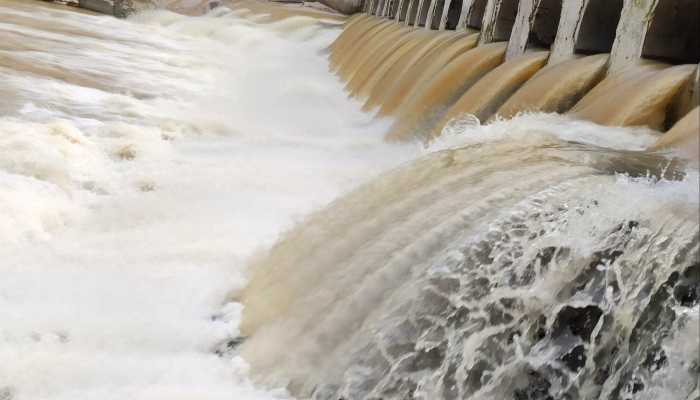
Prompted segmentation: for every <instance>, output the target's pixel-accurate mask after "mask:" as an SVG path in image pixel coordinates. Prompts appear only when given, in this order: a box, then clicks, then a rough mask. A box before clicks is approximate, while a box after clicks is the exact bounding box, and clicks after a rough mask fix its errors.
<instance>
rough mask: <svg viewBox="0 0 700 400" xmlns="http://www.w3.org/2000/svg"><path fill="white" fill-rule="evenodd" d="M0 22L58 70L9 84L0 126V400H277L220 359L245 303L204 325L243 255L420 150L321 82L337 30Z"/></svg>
mask: <svg viewBox="0 0 700 400" xmlns="http://www.w3.org/2000/svg"><path fill="white" fill-rule="evenodd" d="M2 15H21V16H23V17H24V18H30V19H31V20H32V21H34V22H35V23H36V24H34V25H39V26H41V25H42V24H43V26H44V27H45V29H41V28H38V27H37V26H33V27H30V26H22V25H18V24H15V23H9V25H11V27H5V29H9V30H10V31H21V32H22V34H23V35H26V36H27V39H26V40H27V43H29V44H31V45H33V46H36V47H37V48H38V49H43V51H39V52H9V54H10V55H11V56H12V57H17V59H18V60H19V59H21V60H25V61H29V62H31V63H32V64H33V65H35V66H40V67H45V66H49V67H60V68H63V70H64V71H65V72H64V73H62V74H56V73H51V72H49V73H43V74H42V73H35V74H28V73H26V72H24V71H23V70H22V69H18V70H13V69H5V70H3V71H4V72H3V74H0V87H1V88H2V90H3V91H5V90H7V91H8V92H9V93H13V95H14V97H13V101H12V102H10V103H7V104H6V105H4V109H3V112H5V114H6V115H7V116H6V117H3V118H2V119H0V153H2V158H1V159H0V241H1V243H2V244H0V257H1V258H2V260H3V263H2V265H0V276H1V277H2V278H1V279H0V321H2V322H1V323H0V360H2V361H1V362H0V393H13V395H14V398H16V399H20V400H21V399H32V400H35V399H71V400H75V399H100V400H105V399H125V398H128V399H164V398H167V399H185V398H187V399H192V398H197V399H241V400H242V399H255V400H259V399H273V398H284V397H286V395H285V393H284V391H281V390H267V389H266V390H262V389H256V388H254V387H253V386H252V384H251V383H250V382H249V381H248V379H247V367H246V365H245V362H244V361H243V360H241V359H240V358H236V359H234V360H233V361H229V360H225V359H222V358H219V357H217V356H216V355H215V354H214V353H213V351H212V350H213V349H214V347H215V346H216V345H217V344H218V343H219V342H220V341H221V340H224V339H225V338H227V337H229V336H231V335H235V334H236V332H237V329H238V320H239V316H240V310H239V308H237V307H236V306H235V305H230V306H228V307H227V308H226V309H225V310H224V311H225V315H226V317H225V318H217V319H212V316H213V315H215V314H218V313H219V312H220V311H221V307H222V301H223V300H224V299H225V298H226V297H227V295H228V294H229V293H230V292H231V291H232V290H235V289H236V288H239V287H241V286H242V285H243V284H244V281H243V272H244V271H243V269H244V265H245V259H246V258H247V257H248V256H249V255H250V254H251V253H252V252H254V251H255V250H256V249H257V248H259V247H261V246H265V245H269V244H270V243H272V242H273V241H275V240H276V238H277V237H278V235H279V234H280V233H281V232H282V231H283V230H284V229H286V228H288V227H290V226H291V225H292V224H293V223H294V222H295V221H296V220H298V219H300V218H301V217H302V216H304V215H306V214H307V213H308V212H309V211H310V210H313V209H314V208H317V207H319V206H321V205H323V204H326V203H328V202H329V201H331V200H332V199H333V198H335V197H336V196H338V195H339V194H340V193H342V192H344V191H347V190H350V189H351V188H352V187H354V186H356V185H358V184H359V183H360V182H363V181H365V180H367V179H369V178H370V177H372V176H374V175H376V174H378V173H379V172H381V171H382V170H385V169H387V168H389V167H391V166H394V165H396V164H398V163H400V162H402V161H404V160H406V159H408V158H409V157H411V156H412V154H413V153H415V150H414V149H413V147H412V146H409V147H399V146H389V145H386V144H384V143H383V141H382V134H383V132H384V131H385V129H386V128H387V124H386V123H385V122H378V123H374V122H371V120H370V117H369V116H366V115H364V114H363V113H361V112H360V111H359V105H358V104H356V103H354V102H352V101H351V100H349V99H348V98H347V97H346V95H345V94H344V93H343V91H342V84H341V83H340V82H339V81H337V80H336V79H335V77H333V76H332V75H331V74H329V73H328V66H327V61H326V58H325V56H323V55H321V54H320V53H321V52H320V51H321V50H322V49H323V48H324V47H325V46H327V45H328V44H329V43H330V40H331V39H332V38H333V37H334V36H335V35H336V34H337V31H333V30H328V29H327V28H321V27H318V26H311V27H307V28H300V31H299V32H297V33H296V34H294V35H291V36H290V35H286V34H282V33H280V31H275V30H273V29H272V28H271V27H261V26H256V25H254V24H251V23H250V22H248V21H243V20H239V19H236V17H235V16H233V15H232V14H230V13H221V12H218V13H216V14H212V15H210V16H205V17H201V18H187V17H182V16H179V15H175V14H172V13H167V12H164V11H152V12H149V13H147V14H143V15H141V16H138V17H136V18H135V19H134V20H133V21H118V20H115V19H111V18H105V17H96V16H88V15H83V14H77V13H75V14H74V13H66V12H58V13H56V14H54V15H50V14H48V13H45V12H39V11H37V12H36V13H28V12H26V11H22V10H19V9H12V8H8V7H7V6H0V18H2ZM305 23H306V22H305ZM302 25H303V24H302ZM60 26H67V27H69V28H71V29H73V30H78V31H86V32H89V33H91V34H93V33H96V34H99V35H101V36H103V37H101V38H95V37H90V35H85V36H83V35H80V34H72V35H67V34H65V33H63V32H59V31H57V29H59V27H60ZM283 28H284V29H287V30H288V29H289V26H284V27H283ZM0 29H3V28H2V27H0ZM2 34H3V32H0V35H2ZM287 36H290V37H287ZM49 43H50V46H49ZM5 72H6V73H5ZM92 78H94V79H92ZM0 397H2V395H0Z"/></svg>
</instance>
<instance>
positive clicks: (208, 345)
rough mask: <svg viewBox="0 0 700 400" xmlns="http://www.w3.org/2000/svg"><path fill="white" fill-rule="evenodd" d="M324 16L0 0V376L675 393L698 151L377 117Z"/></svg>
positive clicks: (685, 336) (8, 384)
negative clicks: (418, 125) (349, 82)
mask: <svg viewBox="0 0 700 400" xmlns="http://www.w3.org/2000/svg"><path fill="white" fill-rule="evenodd" d="M341 29H342V27H341V25H340V23H339V21H338V20H337V19H333V18H328V19H323V18H321V19H319V18H309V17H303V16H297V17H291V18H288V19H284V20H280V21H276V22H270V21H267V20H265V21H263V20H262V19H260V18H257V19H256V18H250V15H249V12H247V11H244V10H240V9H239V10H236V11H233V10H230V9H228V8H225V7H220V8H217V9H215V10H213V11H212V12H210V13H209V14H207V15H204V16H200V17H191V16H184V15H180V14H176V13H173V12H170V11H166V10H154V11H148V12H144V13H141V14H137V15H135V16H132V17H131V18H129V19H128V20H117V19H114V18H110V17H105V16H97V15H91V14H88V13H82V12H75V11H74V10H73V9H69V8H62V7H57V6H49V5H46V4H42V3H39V2H29V1H26V2H25V1H16V0H0V95H1V96H2V101H0V259H2V263H0V400H24V399H27V400H29V399H31V400H35V399H71V400H77V399H80V400H82V399H100V400H109V399H237V400H239V399H240V400H244V399H251V400H262V399H287V398H292V397H296V398H307V397H314V398H316V399H337V398H345V399H364V398H384V399H389V398H397V399H405V398H420V399H441V398H445V399H453V398H465V399H467V398H469V399H510V398H515V399H518V400H520V399H533V400H534V399H560V398H561V399H564V398H568V399H578V398H582V399H583V398H586V399H599V398H600V399H610V400H617V399H638V400H641V399H649V400H651V399H669V400H670V399H681V400H695V399H696V397H697V396H699V395H700V392H698V391H699V390H700V388H698V381H697V371H698V365H699V363H700V360H699V359H698V358H697V353H698V348H699V345H698V343H697V341H695V340H694V339H695V338H697V336H698V334H699V331H698V329H699V328H698V326H699V324H700V321H699V320H700V318H699V313H700V308H699V307H700V305H698V301H697V296H696V295H694V294H693V293H697V287H698V281H699V280H700V279H699V278H698V274H700V270H699V269H698V235H699V234H698V225H697V216H698V215H697V210H698V205H699V203H698V197H699V194H698V186H697V182H698V173H697V167H696V166H694V165H692V164H686V163H684V162H682V161H678V160H675V161H672V157H673V155H672V154H671V155H659V154H650V153H647V152H644V151H643V150H644V149H645V148H647V147H648V146H649V145H651V144H653V143H654V142H655V141H656V139H657V137H658V132H654V131H651V130H649V129H646V128H607V127H602V126H600V125H596V124H594V123H591V122H584V121H577V120H574V119H572V118H571V117H563V116H557V115H553V114H527V115H519V116H517V117H515V118H514V119H512V120H508V121H502V120H498V121H496V122H494V123H492V124H489V125H481V124H480V123H479V122H478V120H477V121H476V122H475V121H474V120H473V119H468V118H467V119H462V120H459V119H457V120H453V121H451V122H450V123H449V124H448V125H447V126H446V128H445V130H444V131H443V132H442V136H440V137H439V138H437V139H436V140H435V141H433V142H432V143H430V144H427V145H426V144H425V143H423V142H422V141H421V142H410V141H409V142H403V143H394V142H387V141H386V140H385V136H386V135H387V133H388V132H389V131H390V129H391V127H392V126H393V125H394V123H395V122H396V121H395V119H394V118H393V117H384V118H374V113H373V112H365V111H362V107H363V102H362V101H359V100H356V99H353V98H351V97H350V96H349V95H348V93H347V92H345V82H343V81H342V80H341V79H339V78H338V77H337V76H336V75H334V74H333V73H332V72H331V71H330V70H331V69H332V68H331V66H330V64H329V57H328V54H329V50H328V47H329V46H330V45H331V44H332V43H333V41H334V40H335V39H336V38H337V37H338V35H339V34H340V33H341V32H342V30H341ZM693 296H696V297H693ZM244 305H245V311H244ZM475 327H478V328H475ZM239 342H242V344H241V345H238V343H239ZM232 343H233V344H235V345H232ZM693 354H694V356H692V355H693ZM693 357H694V358H693ZM602 370H604V371H605V373H598V372H597V371H602ZM528 388H530V389H528ZM518 396H520V397H518ZM527 396H529V397H527ZM547 396H549V397H547ZM552 396H553V397H552ZM566 396H568V397H566Z"/></svg>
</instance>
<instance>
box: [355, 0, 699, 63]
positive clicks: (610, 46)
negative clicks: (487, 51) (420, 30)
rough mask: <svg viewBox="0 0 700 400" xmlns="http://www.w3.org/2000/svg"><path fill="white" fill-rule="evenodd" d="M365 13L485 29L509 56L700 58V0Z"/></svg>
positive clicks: (490, 4)
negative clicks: (532, 51) (537, 51)
mask: <svg viewBox="0 0 700 400" xmlns="http://www.w3.org/2000/svg"><path fill="white" fill-rule="evenodd" d="M363 12H365V13H368V14H370V15H376V16H380V17H383V18H387V19H392V20H394V21H396V22H397V23H402V24H404V25H406V26H416V27H425V28H426V29H433V30H441V31H442V30H457V31H480V32H481V34H480V39H479V43H480V44H486V43H491V42H498V41H508V42H509V43H508V50H507V53H506V54H507V58H508V59H510V58H513V57H515V56H517V55H519V54H522V53H523V52H524V51H525V50H527V49H529V48H533V47H536V48H542V47H545V48H548V49H551V52H552V54H551V56H550V61H549V62H550V63H558V62H561V61H563V60H566V59H568V58H571V57H573V56H574V55H575V54H592V53H608V52H610V53H611V65H613V66H614V67H616V68H618V67H620V66H623V65H625V64H627V63H629V62H632V61H634V60H636V59H639V58H642V57H644V58H651V59H659V60H664V61H669V62H672V63H697V62H698V61H700V42H699V40H700V39H699V38H700V28H699V26H698V24H697V23H696V21H697V17H698V16H699V15H700V3H698V2H697V1H694V0H661V1H659V0H563V1H562V0H368V1H366V2H365V3H364V4H363Z"/></svg>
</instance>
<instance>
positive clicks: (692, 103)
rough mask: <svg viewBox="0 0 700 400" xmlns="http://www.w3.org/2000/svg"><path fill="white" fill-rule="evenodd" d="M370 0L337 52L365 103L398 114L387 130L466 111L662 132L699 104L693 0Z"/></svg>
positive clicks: (410, 128)
mask: <svg viewBox="0 0 700 400" xmlns="http://www.w3.org/2000/svg"><path fill="white" fill-rule="evenodd" d="M363 10H364V13H363V14H362V15H363V16H355V17H353V18H352V19H351V20H350V22H349V23H348V24H346V30H345V32H343V34H341V37H340V38H339V40H338V41H337V42H336V44H334V46H332V49H331V51H332V52H334V53H339V54H337V55H332V56H331V64H332V69H336V72H337V73H338V75H339V76H340V77H341V79H343V80H346V81H347V82H348V85H347V86H346V87H347V88H348V90H349V91H350V93H351V95H353V96H355V97H358V98H359V99H360V100H364V101H365V110H367V111H370V110H373V109H376V108H378V110H379V111H378V115H379V116H394V117H396V119H397V122H396V123H395V124H394V129H392V130H391V132H390V133H389V134H388V135H387V138H388V139H396V140H406V139H408V140H412V139H414V138H416V137H418V138H424V139H426V138H427V139H430V138H431V137H435V136H439V135H440V134H441V133H442V131H443V129H444V128H445V127H446V126H447V125H449V124H450V123H452V122H454V121H455V120H459V119H460V118H462V117H463V116H464V115H471V116H475V117H477V118H478V119H479V121H481V122H485V121H489V120H491V119H494V118H496V117H503V118H510V117H513V116H515V115H516V114H518V113H521V112H528V111H530V112H556V113H560V114H569V115H571V116H573V117H574V118H577V119H584V120H589V121H592V122H595V123H598V124H602V125H610V126H645V127H648V128H651V129H654V130H657V131H659V132H665V131H667V130H670V129H671V128H673V127H674V125H675V124H676V123H677V122H678V121H679V120H680V119H682V118H683V117H684V116H686V115H692V114H689V113H690V112H691V110H692V111H694V113H695V112H697V110H696V108H697V105H698V91H699V90H698V85H699V84H698V77H699V76H700V73H699V72H698V71H699V70H698V64H697V63H698V61H700V43H698V41H699V40H700V39H698V38H700V32H699V29H700V28H699V27H698V25H697V24H696V23H695V17H696V16H697V15H700V2H697V1H685V0H661V1H652V0H629V1H627V0H624V1H623V0H613V1H609V0H563V1H562V0H520V1H517V0H464V1H458V0H394V1H392V0H369V1H367V2H366V3H364V4H363ZM382 21H383V22H382ZM430 41H432V42H430ZM403 42H405V44H402V43H403ZM429 42H430V43H429ZM343 53H344V54H345V55H344V54H343ZM489 57H490V58H489ZM388 64H403V65H404V67H398V66H396V65H391V66H390V65H388ZM383 69H384V70H383ZM691 121H692V118H691ZM693 124H694V127H696V126H697V124H698V123H697V121H695V122H693ZM696 130H697V129H686V130H685V132H686V133H685V134H690V135H691V136H692V137H693V138H694V137H695V135H694V134H695V131H696ZM426 132H428V133H426ZM685 134H684V135H685ZM675 135H676V134H675V133H674V136H675ZM680 136H683V135H680ZM693 140H695V139H693Z"/></svg>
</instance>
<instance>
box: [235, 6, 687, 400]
mask: <svg viewBox="0 0 700 400" xmlns="http://www.w3.org/2000/svg"><path fill="white" fill-rule="evenodd" d="M412 4H413V3H412ZM422 4H423V5H425V4H427V2H425V3H422ZM418 9H419V10H418V11H417V12H416V15H415V16H416V17H417V18H423V17H422V15H423V14H421V9H422V8H421V5H419V6H418ZM414 11H415V10H414ZM378 21H381V20H379V19H377V18H374V17H368V16H355V17H353V18H351V19H350V20H349V22H348V23H347V27H346V30H345V31H344V32H343V34H341V35H340V36H339V38H338V40H337V41H336V42H335V44H334V45H332V46H331V47H330V54H331V55H330V57H331V62H332V63H333V64H332V65H333V70H335V71H336V72H337V74H338V76H339V77H340V78H341V79H343V80H346V81H348V85H347V87H346V89H348V92H349V94H350V95H351V96H355V97H357V98H358V99H360V100H361V101H364V102H365V103H364V107H363V108H364V109H365V110H368V111H371V110H374V111H375V112H376V116H377V117H378V118H386V117H391V119H390V120H391V121H392V126H391V127H390V129H389V130H388V132H387V136H386V139H387V140H389V141H394V140H399V141H406V140H409V141H410V140H415V139H418V140H419V141H423V140H425V139H428V140H429V141H430V142H431V143H432V144H431V145H430V147H429V148H428V149H429V150H428V153H429V154H427V155H426V156H424V157H423V158H421V159H420V160H418V161H415V162H413V163H410V164H408V165H405V166H403V167H402V168H399V169H398V170H395V171H393V172H390V173H387V174H384V175H383V176H382V177H380V178H379V179H376V180H374V181H372V182H371V183H369V184H367V185H365V186H363V187H362V188H360V189H358V190H356V191H355V192H353V193H351V194H350V195H348V196H345V197H343V198H341V199H339V200H337V201H335V202H334V203H333V204H332V205H331V206H329V207H327V208H326V209H323V210H321V211H318V212H316V213H314V214H312V215H311V216H310V217H309V218H307V219H306V220H305V221H304V222H303V223H301V224H299V225H298V226H297V227H296V228H295V229H293V230H291V231H289V232H288V233H287V235H286V236H285V237H284V238H283V239H282V240H281V241H280V242H279V243H278V244H277V245H275V246H274V247H273V248H272V249H271V250H269V251H268V252H265V253H263V254H261V255H260V256H259V257H258V258H257V260H255V261H254V262H253V263H252V265H251V267H250V268H251V272H250V281H249V283H248V286H247V287H246V288H245V289H244V290H243V291H242V292H241V293H239V294H237V295H236V298H237V299H239V300H240V301H242V302H243V304H244V305H245V312H244V318H243V321H242V325H241V332H242V335H243V336H244V338H245V339H242V338H235V339H233V340H232V341H231V342H230V347H229V348H230V350H231V351H233V352H234V353H235V352H238V351H240V353H241V354H243V356H244V358H246V360H248V361H249V362H250V363H251V366H252V368H253V371H254V373H255V375H256V377H257V378H258V379H260V381H261V382H263V383H265V384H269V385H285V386H287V387H288V388H289V389H290V390H291V392H292V393H293V394H295V395H297V396H300V397H302V398H307V397H311V398H313V399H319V400H320V399H328V400H331V399H412V398H417V399H484V400H486V399H517V400H526V399H527V400H553V399H571V400H573V399H601V400H603V399H604V400H622V399H683V400H696V399H698V398H700V386H699V384H698V379H697V376H698V373H700V356H699V354H698V353H699V351H700V344H699V343H698V341H697V337H698V335H699V334H700V303H699V297H700V231H699V229H698V222H699V221H698V220H699V216H698V206H700V203H699V199H698V197H699V196H700V193H699V191H698V187H697V182H698V178H699V176H698V170H697V161H696V160H697V154H695V152H694V151H693V149H694V147H692V145H688V140H691V143H692V140H693V138H694V140H695V143H697V128H698V121H697V119H698V115H697V107H695V108H694V109H693V110H692V111H689V108H688V107H689V105H688V104H687V102H685V103H684V101H683V100H682V99H680V96H681V95H680V92H681V91H682V89H683V87H685V86H686V85H688V82H689V81H690V76H691V74H692V73H693V72H694V71H695V68H696V66H694V65H682V66H675V67H671V66H668V65H665V64H660V63H655V62H653V63H652V62H647V63H645V64H642V65H639V66H634V67H631V68H630V69H628V70H625V71H621V72H617V73H610V74H607V76H606V67H607V61H608V55H607V54H599V55H589V56H584V57H581V58H576V59H572V60H571V61H566V62H563V63H561V64H557V65H553V66H546V63H547V60H548V57H549V52H547V51H528V52H526V53H525V54H524V55H521V56H519V57H514V58H512V59H509V60H505V50H506V45H505V43H492V44H486V45H481V46H478V47H475V46H474V43H475V40H476V36H475V35H471V36H469V35H466V36H465V34H464V33H454V32H431V31H424V30H410V29H408V28H400V27H396V24H392V23H391V22H387V21H384V22H378ZM383 25H385V26H395V27H394V28H388V27H383ZM399 37H403V38H404V40H403V41H401V42H398V43H397V38H399ZM365 51H367V53H365ZM363 54H364V56H361V55H363ZM368 54H370V55H368ZM368 64H371V67H368ZM363 66H364V67H365V68H364V69H363ZM351 71H355V74H354V76H353V75H352V72H351ZM358 71H362V72H361V73H360V72H358ZM373 72H375V73H376V76H374V77H373V76H372V73H373ZM363 82H371V83H370V84H369V85H366V86H365V88H364V89H363V88H362V87H361V85H362V84H363ZM623 99H624V100H623ZM691 107H692V106H691ZM524 111H528V112H550V113H551V112H558V113H568V116H555V115H551V114H525V115H523V114H521V113H522V112H524ZM683 116H684V118H681V117H683ZM503 118H512V119H511V120H503ZM579 119H583V120H579ZM584 120H588V121H584ZM480 121H490V122H491V123H490V124H488V125H481V124H480ZM589 121H591V122H589ZM676 122H677V123H676ZM599 124H606V125H613V126H618V127H605V126H602V125H599ZM674 124H675V126H673V128H672V129H670V130H669V132H668V133H666V134H664V135H663V136H662V137H661V139H658V135H659V131H658V130H662V129H666V128H669V127H670V126H671V125H674ZM619 126H637V127H635V128H621V127H619ZM641 126H646V127H641ZM679 144H683V148H684V149H685V153H683V152H681V153H676V154H677V155H680V156H682V157H681V158H673V156H671V157H669V156H667V155H663V154H662V153H658V151H660V150H666V149H668V148H671V147H675V146H677V145H679ZM695 147H697V146H695ZM241 342H242V344H241ZM239 346H240V347H239Z"/></svg>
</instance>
